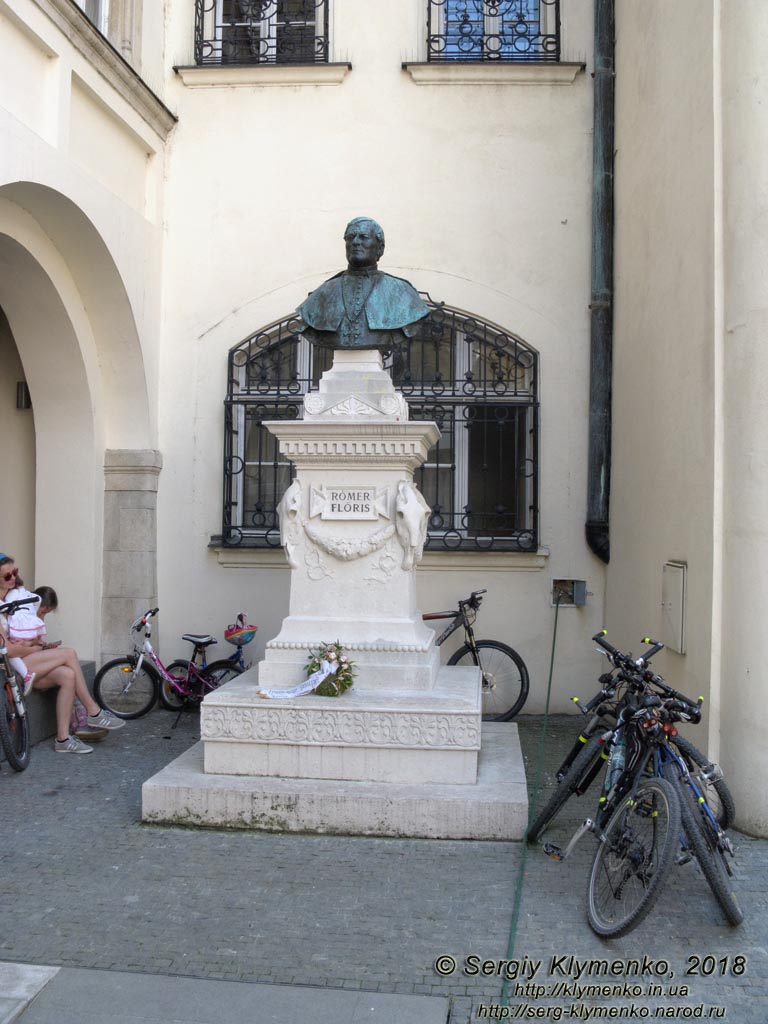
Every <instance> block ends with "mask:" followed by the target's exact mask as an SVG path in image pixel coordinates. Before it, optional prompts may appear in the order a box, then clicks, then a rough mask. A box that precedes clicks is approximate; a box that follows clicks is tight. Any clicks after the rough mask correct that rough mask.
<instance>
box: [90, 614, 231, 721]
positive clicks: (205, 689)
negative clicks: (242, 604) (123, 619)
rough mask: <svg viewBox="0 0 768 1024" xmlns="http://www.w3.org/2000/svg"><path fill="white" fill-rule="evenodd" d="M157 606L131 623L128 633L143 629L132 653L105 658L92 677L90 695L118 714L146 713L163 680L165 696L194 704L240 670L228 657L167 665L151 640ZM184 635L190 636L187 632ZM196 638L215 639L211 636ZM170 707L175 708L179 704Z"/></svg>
mask: <svg viewBox="0 0 768 1024" xmlns="http://www.w3.org/2000/svg"><path fill="white" fill-rule="evenodd" d="M159 610H160V609H159V608H151V609H149V610H148V611H146V612H145V613H144V614H143V615H142V616H141V617H140V618H138V619H136V621H135V622H134V623H133V624H132V625H131V634H133V633H139V632H141V630H142V629H143V630H144V639H143V641H142V643H141V644H138V643H136V642H135V641H134V642H133V643H134V650H133V654H131V655H128V656H127V657H125V658H114V659H113V660H112V661H108V662H107V663H106V664H105V665H102V667H101V668H100V669H99V671H98V672H97V673H96V676H95V678H94V681H93V696H94V697H95V699H96V701H97V702H98V704H99V705H100V706H101V707H103V708H106V710H107V711H111V712H112V714H113V715H116V716H117V717H118V718H125V719H134V718H141V717H142V715H146V714H147V713H148V712H149V711H151V709H152V708H153V707H154V706H155V704H156V703H157V701H158V698H160V696H161V692H162V691H161V687H162V685H163V684H164V685H165V686H166V687H167V688H168V689H167V690H166V697H168V694H169V693H173V694H174V695H175V694H178V695H179V697H180V698H181V699H182V701H183V703H186V702H188V701H189V702H192V703H196V704H197V703H200V701H202V699H203V697H205V695H206V693H210V692H211V691H212V690H215V689H217V688H218V687H219V686H221V685H222V684H223V683H225V682H227V681H228V680H230V679H233V678H234V677H235V676H239V675H240V673H241V671H242V669H240V667H239V666H238V665H236V664H234V663H233V662H232V661H230V660H229V659H224V660H222V661H217V662H213V663H212V664H210V665H208V666H207V667H206V668H204V669H199V668H197V667H196V666H195V665H194V664H193V662H192V661H189V662H186V661H181V660H179V661H176V662H172V663H171V664H170V665H169V666H168V667H167V668H166V666H165V665H164V664H163V663H162V661H161V660H160V658H159V657H158V655H157V653H156V652H155V650H154V648H153V647H152V643H151V636H152V622H151V620H152V618H153V617H154V616H155V615H157V613H158V611H159ZM186 638H187V639H190V636H189V635H187V636H186ZM195 639H196V640H198V641H199V640H201V639H202V640H209V639H210V640H211V641H212V642H213V643H215V642H216V640H215V638H214V637H203V638H200V637H197V638H195ZM192 642H193V643H194V642H195V640H192ZM205 646H208V645H207V644H206V645H205ZM172 671H173V674H172ZM169 699H171V698H169ZM183 703H182V707H183ZM172 710H178V706H177V707H174V708H172Z"/></svg>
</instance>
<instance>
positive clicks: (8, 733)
mask: <svg viewBox="0 0 768 1024" xmlns="http://www.w3.org/2000/svg"><path fill="white" fill-rule="evenodd" d="M38 600H39V598H37V597H24V598H21V599H20V600H18V601H9V602H8V604H3V605H0V615H4V616H6V617H7V618H9V619H10V617H11V616H12V615H13V614H14V612H16V611H18V609H19V608H21V607H23V606H24V605H27V604H36V603H37V601H38ZM0 682H1V683H2V689H1V690H0V744H2V747H3V750H4V752H5V756H6V758H7V760H8V764H9V765H10V766H11V768H13V770H14V771H17V772H23V771H24V769H25V768H26V767H27V765H28V764H29V746H30V744H29V718H28V716H27V708H26V704H25V703H24V684H23V683H22V681H21V679H20V678H19V676H18V675H17V673H16V671H15V670H14V668H13V666H12V665H11V662H10V659H9V657H8V648H7V646H6V644H5V642H4V641H3V640H2V639H0Z"/></svg>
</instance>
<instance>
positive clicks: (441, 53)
mask: <svg viewBox="0 0 768 1024" xmlns="http://www.w3.org/2000/svg"><path fill="white" fill-rule="evenodd" d="M427 60H429V61H435V62H446V63H448V62H450V61H497V60H498V61H522V62H526V61H528V62H539V61H559V60H560V0H427Z"/></svg>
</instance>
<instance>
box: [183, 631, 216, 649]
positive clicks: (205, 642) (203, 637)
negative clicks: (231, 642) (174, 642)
mask: <svg viewBox="0 0 768 1024" xmlns="http://www.w3.org/2000/svg"><path fill="white" fill-rule="evenodd" d="M181 639H182V640H189V642H190V643H191V644H195V646H196V647H210V646H211V644H217V643H218V642H219V641H218V640H217V639H216V637H215V636H211V635H210V633H205V634H198V633H184V635H183V636H182V638H181Z"/></svg>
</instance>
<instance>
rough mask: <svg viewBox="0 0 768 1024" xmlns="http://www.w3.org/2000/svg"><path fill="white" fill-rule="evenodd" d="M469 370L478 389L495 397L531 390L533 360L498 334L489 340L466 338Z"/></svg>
mask: <svg viewBox="0 0 768 1024" xmlns="http://www.w3.org/2000/svg"><path fill="white" fill-rule="evenodd" d="M467 343H468V344H469V350H470V358H469V364H470V371H471V373H472V379H473V381H474V383H475V384H476V386H477V387H478V388H481V389H482V390H483V391H485V392H491V393H493V394H496V395H501V394H516V393H518V392H523V391H528V390H529V388H530V380H529V377H530V373H529V371H530V370H531V368H532V366H533V357H532V356H531V354H530V352H528V351H527V350H526V349H522V348H520V347H519V346H518V344H517V343H516V342H515V340H514V339H512V338H509V337H507V336H506V335H497V336H496V337H495V338H491V340H485V339H484V338H482V337H478V336H473V335H467Z"/></svg>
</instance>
